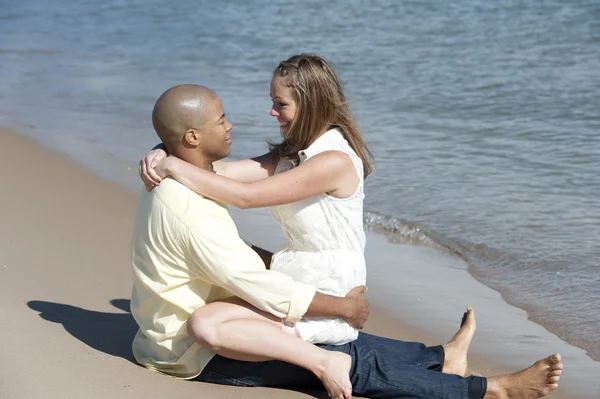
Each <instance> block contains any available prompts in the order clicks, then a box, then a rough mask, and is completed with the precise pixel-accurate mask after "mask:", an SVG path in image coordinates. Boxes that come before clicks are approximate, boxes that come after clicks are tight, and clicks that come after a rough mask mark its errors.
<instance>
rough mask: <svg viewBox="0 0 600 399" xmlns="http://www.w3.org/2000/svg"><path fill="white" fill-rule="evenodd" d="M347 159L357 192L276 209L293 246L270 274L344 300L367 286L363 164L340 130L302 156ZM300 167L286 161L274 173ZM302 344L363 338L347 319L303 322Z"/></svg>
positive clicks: (273, 212) (323, 196)
mask: <svg viewBox="0 0 600 399" xmlns="http://www.w3.org/2000/svg"><path fill="white" fill-rule="evenodd" d="M332 150H333V151H342V152H344V153H345V154H347V155H348V156H349V157H350V159H351V160H352V163H353V164H354V167H355V169H356V173H357V174H358V176H359V184H358V188H357V190H356V192H355V193H354V194H353V195H352V196H351V197H349V198H345V199H338V198H335V197H332V196H330V195H327V194H319V195H316V196H314V197H311V198H307V199H305V200H302V201H298V202H295V203H292V204H285V205H279V206H274V207H271V209H270V211H271V215H272V216H273V217H274V218H275V220H277V222H278V223H279V224H280V225H281V228H282V230H283V233H284V234H285V236H286V238H287V239H288V243H287V244H286V245H285V246H284V247H283V248H282V249H281V250H280V251H279V252H277V253H276V254H275V255H274V256H273V260H272V262H271V269H272V270H277V271H280V272H282V273H285V274H287V275H289V276H291V277H292V278H293V279H294V280H296V281H300V282H303V283H306V284H310V285H312V286H314V287H316V289H317V291H319V292H322V293H325V294H330V295H336V296H345V295H346V294H347V293H348V291H350V290H351V289H352V288H354V287H356V286H358V285H362V284H365V283H366V265H365V256H364V251H365V232H364V229H363V199H364V191H363V184H364V179H363V174H364V172H363V164H362V161H361V159H360V158H359V157H358V156H357V155H356V153H355V152H354V151H353V150H352V148H351V147H350V145H349V144H348V142H347V141H346V139H345V138H344V136H343V135H342V133H341V132H340V131H339V130H338V129H331V130H329V131H327V132H326V133H325V134H323V135H321V136H320V137H319V138H318V139H317V140H315V142H314V143H313V144H311V145H310V146H309V147H308V148H307V149H305V150H303V151H300V152H299V153H298V155H299V156H300V163H302V162H304V161H306V160H307V159H309V158H310V157H312V156H315V155H316V154H319V153H321V152H324V151H332ZM294 166H295V164H294V163H293V162H292V161H291V160H289V159H285V158H282V159H281V160H280V161H279V163H278V165H277V168H276V170H275V173H281V172H285V171H287V170H290V169H291V168H293V167H294ZM296 331H297V333H298V334H299V335H300V337H301V338H302V339H304V340H305V341H308V342H312V343H322V344H332V345H341V344H345V343H347V342H351V341H353V340H355V339H356V338H357V337H358V331H357V330H356V329H354V328H353V327H351V326H350V325H349V324H348V323H346V322H345V321H344V320H342V319H333V320H332V319H329V320H325V319H319V318H308V317H306V318H303V319H302V320H300V321H299V322H298V323H296Z"/></svg>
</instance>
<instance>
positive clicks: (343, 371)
mask: <svg viewBox="0 0 600 399" xmlns="http://www.w3.org/2000/svg"><path fill="white" fill-rule="evenodd" d="M351 367H352V358H351V357H350V355H347V354H345V353H340V352H327V355H326V357H325V358H324V361H323V362H322V364H321V366H320V368H319V372H317V373H315V374H316V375H317V377H319V379H320V380H321V382H322V383H323V386H324V387H325V389H326V390H327V393H328V394H329V397H331V398H333V399H348V398H350V397H351V396H352V383H351V382H350V368H351Z"/></svg>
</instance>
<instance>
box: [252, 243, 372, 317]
mask: <svg viewBox="0 0 600 399" xmlns="http://www.w3.org/2000/svg"><path fill="white" fill-rule="evenodd" d="M251 248H252V249H253V250H254V252H256V253H257V254H258V256H260V258H261V259H262V261H263V262H264V264H265V267H266V268H267V269H270V268H271V260H272V259H273V252H270V251H267V250H266V249H263V248H261V247H257V246H256V245H251ZM365 292H367V288H366V287H365V286H360V287H356V288H354V289H353V290H352V291H350V292H349V293H348V295H347V296H346V297H338V296H332V295H327V294H322V293H320V292H316V293H315V296H314V297H313V299H312V302H311V303H310V306H309V307H308V310H307V312H306V313H305V315H306V316H325V317H331V318H340V319H344V320H346V321H347V322H348V324H350V325H351V326H353V327H355V328H363V325H364V324H365V322H366V321H367V317H368V316H369V312H370V310H369V301H367V299H366V298H365V295H364V293H365Z"/></svg>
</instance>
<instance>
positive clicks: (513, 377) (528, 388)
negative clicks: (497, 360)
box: [484, 354, 563, 399]
mask: <svg viewBox="0 0 600 399" xmlns="http://www.w3.org/2000/svg"><path fill="white" fill-rule="evenodd" d="M562 369H563V364H562V363H561V361H560V355H559V354H555V355H552V356H548V357H547V358H545V359H542V360H538V361H537V362H535V364H534V365H533V366H531V367H529V368H526V369H525V370H522V371H519V372H518V373H514V374H509V375H505V376H502V377H492V378H488V385H487V386H488V388H487V392H486V394H485V396H484V398H485V399H492V398H493V399H537V398H541V397H544V396H546V395H548V394H549V393H550V392H552V391H554V390H555V389H556V388H558V380H559V379H560V376H561V374H562Z"/></svg>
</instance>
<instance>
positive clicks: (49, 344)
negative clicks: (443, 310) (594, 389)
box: [0, 128, 594, 399]
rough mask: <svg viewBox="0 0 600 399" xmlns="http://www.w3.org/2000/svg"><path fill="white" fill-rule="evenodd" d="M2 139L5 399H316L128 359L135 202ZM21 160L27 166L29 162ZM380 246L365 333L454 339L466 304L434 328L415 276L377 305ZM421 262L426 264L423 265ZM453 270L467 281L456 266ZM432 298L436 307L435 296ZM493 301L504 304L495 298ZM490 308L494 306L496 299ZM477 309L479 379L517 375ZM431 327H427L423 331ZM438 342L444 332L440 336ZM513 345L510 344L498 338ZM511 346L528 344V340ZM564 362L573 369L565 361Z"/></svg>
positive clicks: (58, 157) (375, 247)
mask: <svg viewBox="0 0 600 399" xmlns="http://www.w3.org/2000/svg"><path fill="white" fill-rule="evenodd" d="M0 135H1V136H2V141H3V144H4V145H3V146H2V150H1V151H2V153H1V155H2V156H1V157H0V166H1V168H2V172H1V173H3V174H4V176H5V184H7V182H8V184H9V189H8V190H6V194H5V195H4V196H3V198H2V202H1V206H0V209H1V211H0V212H1V214H0V216H1V217H2V220H3V221H4V223H3V227H2V228H0V243H1V244H0V250H1V253H2V254H3V255H2V259H1V260H0V262H1V265H0V266H1V267H0V270H1V271H2V273H4V276H3V277H4V278H3V279H2V281H3V283H2V284H3V287H2V298H3V299H4V301H3V305H2V306H3V312H2V314H3V316H0V317H2V318H3V321H4V323H3V324H5V325H7V326H8V328H7V329H5V330H4V331H3V332H2V333H1V334H3V335H2V336H0V337H2V338H3V339H4V340H5V342H14V341H15V337H17V340H16V341H17V342H16V343H14V344H13V345H9V347H8V348H7V350H6V351H5V352H4V358H3V360H4V362H3V364H4V365H5V366H3V370H2V371H3V373H2V374H3V375H4V376H3V377H2V378H1V379H0V380H2V385H3V387H5V390H6V393H7V396H6V397H7V398H28V397H39V396H44V397H57V398H58V397H64V396H75V395H78V396H82V395H84V396H86V397H106V396H108V395H110V396H116V397H132V396H138V395H139V396H141V395H151V394H153V395H157V394H161V393H162V394H165V395H171V396H172V395H173V394H175V396H176V397H178V396H183V395H186V396H189V395H192V394H193V395H197V394H198V393H200V394H205V395H206V394H208V395H209V396H210V397H215V398H221V397H223V398H225V397H231V396H232V395H235V396H237V397H242V398H243V397H246V396H247V397H254V396H255V395H256V394H259V395H261V396H264V397H290V398H291V397H314V396H313V395H310V394H306V393H297V392H293V391H287V390H280V389H266V388H264V389H263V388H253V389H251V390H250V389H243V388H233V387H224V386H216V385H210V384H202V383H196V382H194V383H182V382H181V381H178V380H175V379H171V378H167V377H164V376H161V375H157V374H155V373H151V372H148V371H146V370H145V369H143V368H141V367H139V366H137V365H135V364H134V363H133V362H132V359H131V354H130V352H131V351H130V346H131V339H132V337H133V333H134V332H135V324H134V322H133V319H132V318H131V316H130V315H129V314H128V311H127V309H128V300H129V299H128V298H129V297H130V291H131V277H130V273H131V269H130V267H129V243H130V239H131V225H132V222H133V217H134V210H135V206H136V201H137V198H136V197H137V196H136V195H135V194H134V193H132V192H131V191H128V190H126V189H125V188H123V187H122V186H121V185H118V184H116V183H112V182H109V181H106V180H103V179H102V178H100V177H98V176H97V175H96V174H94V173H93V172H91V171H89V170H88V169H86V168H85V167H82V166H81V165H78V164H77V163H75V161H72V160H70V159H68V157H67V156H66V155H63V154H59V153H56V152H54V151H53V150H50V149H48V148H46V147H43V146H42V145H41V144H39V143H37V142H35V141H33V140H32V139H31V138H29V137H27V136H24V135H22V134H19V133H18V132H15V131H12V130H10V129H7V128H0ZM24 162H26V165H24V166H22V164H23V163H24ZM16 165H19V166H16ZM140 187H141V184H140ZM232 214H233V216H234V219H235V221H236V224H238V228H239V229H240V234H241V235H242V237H244V238H246V239H247V240H248V241H251V242H253V243H255V244H256V245H259V246H265V247H267V248H268V249H273V246H274V245H278V241H277V240H278V239H279V240H281V239H282V238H281V237H280V238H276V233H273V232H272V225H271V224H270V222H271V223H272V221H269V220H268V219H269V217H268V215H267V214H266V212H252V213H247V214H242V213H240V212H239V211H237V210H234V211H233V212H232ZM279 234H280V233H279ZM385 241H386V239H385V237H381V236H380V237H377V236H374V235H373V234H370V235H369V241H368V245H367V247H368V248H367V258H368V259H369V264H370V265H371V260H373V259H374V261H373V264H374V265H375V266H374V267H373V268H371V269H370V271H369V287H370V291H369V296H370V299H371V300H372V304H373V306H372V308H373V311H372V314H371V317H370V319H369V322H368V324H367V327H366V329H365V331H366V332H370V333H377V334H381V335H384V336H389V337H393V338H403V339H407V340H418V341H424V342H425V343H427V344H439V343H442V342H445V341H447V340H448V339H449V338H450V337H451V336H452V334H453V332H452V331H454V332H455V331H456V329H457V328H458V323H459V321H460V316H461V315H462V313H461V314H458V313H457V312H456V311H455V309H457V308H460V307H456V306H454V307H453V308H452V309H454V310H452V311H449V312H448V314H449V315H448V321H446V320H440V321H436V320H433V321H435V323H433V324H431V321H432V320H431V319H433V317H431V313H421V311H422V308H423V306H425V307H426V308H427V307H432V306H434V305H432V304H431V302H428V301H425V300H422V301H420V302H422V304H421V307H419V306H414V308H413V306H412V304H411V302H410V301H409V300H407V299H406V298H407V297H410V296H414V293H415V292H422V287H421V286H420V285H419V284H416V283H420V281H419V280H415V282H416V283H415V282H413V281H412V280H411V278H410V277H409V278H408V279H407V281H406V287H404V286H403V287H402V288H403V289H402V292H401V293H399V294H398V295H397V296H396V295H395V296H393V300H394V301H395V302H396V301H397V303H398V304H401V305H402V306H400V307H402V309H401V310H400V311H399V313H394V312H391V311H390V310H389V309H386V310H385V311H384V310H383V308H382V305H383V304H385V303H387V302H388V299H389V298H382V297H381V296H382V295H384V294H385V295H386V296H387V295H388V294H389V293H390V288H389V287H386V278H385V273H386V269H385V267H384V265H385V264H386V263H389V260H388V259H387V258H386V257H385V256H380V255H379V254H378V252H380V251H381V248H383V247H385ZM393 252H395V253H393V254H389V256H390V257H391V258H390V259H393V257H394V256H398V254H399V253H403V254H404V256H408V259H409V260H410V261H411V262H413V263H416V264H419V262H421V263H423V262H429V261H431V260H432V259H433V260H439V262H440V265H441V266H443V267H446V266H447V264H448V262H449V263H450V264H451V263H452V262H455V261H456V260H454V259H449V258H448V259H446V258H443V257H440V258H439V259H437V258H436V257H435V256H436V255H433V253H429V252H427V251H423V250H422V248H418V247H416V249H415V248H412V249H411V248H408V246H402V245H398V246H397V249H395V250H394V251H393ZM419 256H422V257H423V258H421V259H419V258H418V257H419ZM407 263H409V262H407ZM447 272H448V273H450V274H452V275H455V274H457V273H459V272H460V273H461V275H462V274H468V273H466V271H464V270H458V269H452V268H450V269H448V270H447ZM442 275H443V276H446V274H443V273H442ZM463 278H464V276H463ZM473 280H474V279H473ZM436 284H437V283H436ZM469 284H472V283H469ZM478 284H479V283H478ZM479 285H480V286H482V287H483V285H482V284H479ZM485 289H487V291H492V290H491V289H489V288H487V287H485ZM484 291H485V290H484V289H482V292H484ZM487 291H485V292H487ZM392 292H393V290H392ZM378 293H379V295H378ZM496 294H497V293H496ZM402 295H404V296H405V297H403V296H402ZM458 295H459V294H458V293H457V296H458ZM496 296H499V294H498V295H496ZM430 299H432V300H433V303H436V301H437V303H440V302H439V301H440V298H430ZM443 299H444V300H445V299H446V298H445V297H444V298H443ZM493 299H494V300H496V299H497V298H495V296H494V298H493ZM500 300H501V298H500ZM491 303H492V304H493V306H496V305H495V302H491ZM478 306H479V305H477V306H476V309H478V310H479V312H478V320H479V323H478V328H479V330H478V333H477V334H476V341H475V342H474V345H473V355H472V356H471V357H470V363H471V366H472V368H473V370H474V372H475V373H476V374H485V375H490V374H496V373H503V372H507V371H509V369H510V370H511V371H515V370H516V369H515V368H513V367H512V366H506V365H505V364H504V363H503V362H498V363H494V362H492V361H490V359H489V357H488V356H486V352H485V350H484V349H487V347H484V346H481V345H479V344H478V342H480V341H482V340H487V339H489V338H490V337H492V338H493V339H495V338H496V337H494V336H493V335H490V333H489V332H487V331H486V330H485V328H484V327H483V325H485V324H484V323H487V320H486V318H489V317H496V316H498V315H497V314H492V315H489V314H487V315H485V313H484V312H482V311H481V308H480V307H478ZM493 306H492V309H494V308H493ZM506 306H507V307H508V306H509V305H506ZM503 311H504V308H502V312H503ZM519 311H520V310H519ZM496 312H497V311H496ZM496 312H494V313H496ZM521 312H522V313H524V312H523V311H521ZM500 313H501V312H500ZM400 316H401V317H400ZM419 316H420V317H419ZM406 320H410V321H411V322H410V323H409V322H407V321H406ZM426 320H429V322H430V324H427V323H425V321H426ZM132 323H133V324H132ZM446 325H448V326H451V327H446ZM482 327H483V328H482ZM448 328H450V330H449V331H450V332H451V333H450V334H449V335H448V332H447V331H446V330H448ZM540 328H541V327H540ZM431 331H435V334H434V333H432V332H431ZM544 331H545V330H544ZM439 335H444V337H445V339H444V337H439ZM441 339H442V341H440V340H441ZM506 343H507V341H506V339H505V340H504V341H501V342H500V344H506ZM82 344H83V345H82ZM513 344H514V345H517V346H519V345H520V346H521V347H524V346H525V345H527V343H524V342H522V341H518V342H513ZM565 345H567V344H565ZM523 352H524V353H526V352H527V351H523ZM561 353H562V352H561ZM549 354H550V353H547V354H545V355H544V356H546V355H549ZM106 355H108V356H106ZM563 356H564V353H563ZM542 357H543V356H542ZM15 359H16V361H15ZM513 360H514V359H513ZM516 360H518V362H519V363H520V364H521V366H520V367H521V368H522V367H526V366H528V365H530V364H531V363H533V361H534V360H537V357H536V358H533V357H530V355H529V354H528V353H527V355H525V354H524V355H523V356H520V357H519V359H516ZM565 363H566V364H565V366H566V367H567V370H568V367H569V363H568V362H567V359H565ZM565 374H566V373H565ZM31 377H34V378H36V381H37V383H36V384H31V383H30V382H29V381H30V379H31ZM565 377H566V375H565ZM565 377H563V379H565ZM561 382H562V380H561ZM561 385H562V384H561ZM566 385H568V384H566ZM257 390H258V391H257ZM90 392H93V393H92V394H90ZM296 395H298V396H296ZM302 395H304V396H302ZM307 395H308V396H307ZM318 397H319V396H318ZM550 397H552V398H566V397H569V398H581V399H584V398H588V397H589V398H592V397H594V396H592V395H589V396H587V395H586V394H584V395H583V396H580V395H579V393H578V392H576V391H574V390H573V388H569V389H568V390H567V389H560V388H559V390H558V392H555V393H553V394H552V395H551V396H550Z"/></svg>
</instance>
